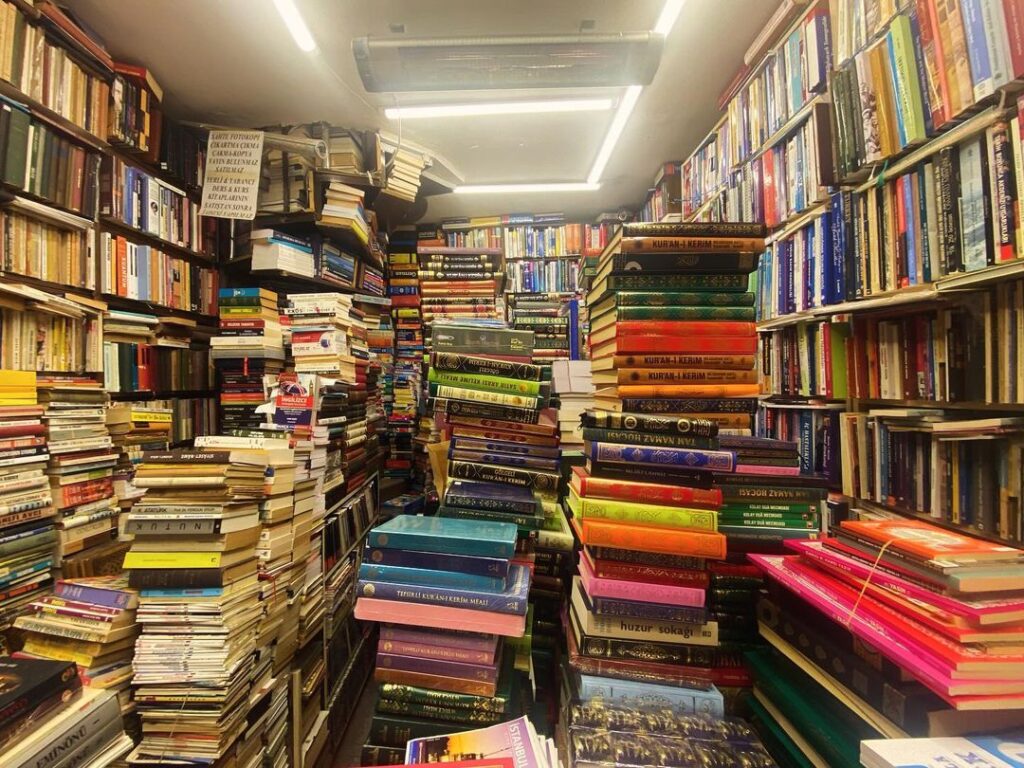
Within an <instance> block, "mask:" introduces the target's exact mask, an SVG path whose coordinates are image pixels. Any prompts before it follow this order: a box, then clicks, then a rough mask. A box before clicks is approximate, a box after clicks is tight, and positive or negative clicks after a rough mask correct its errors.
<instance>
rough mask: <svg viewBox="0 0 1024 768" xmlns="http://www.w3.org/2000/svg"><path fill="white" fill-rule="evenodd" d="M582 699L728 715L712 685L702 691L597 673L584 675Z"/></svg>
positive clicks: (719, 695)
mask: <svg viewBox="0 0 1024 768" xmlns="http://www.w3.org/2000/svg"><path fill="white" fill-rule="evenodd" d="M578 694H579V698H580V699H581V700H582V701H584V702H586V701H592V700H598V701H601V702H607V703H608V704H612V705H615V706H619V707H627V708H629V709H640V710H644V709H649V708H652V707H654V708H657V709H669V710H671V711H672V712H674V713H676V714H680V715H688V714H699V715H708V716H711V717H724V716H725V699H724V698H723V696H722V694H721V693H720V692H719V691H718V690H717V689H714V688H712V689H711V690H709V691H699V690H693V689H686V688H673V687H671V686H666V685H653V686H652V685H651V684H650V683H646V682H634V681H626V680H621V679H615V678H608V677H596V676H593V675H586V674H584V675H580V681H579V687H578Z"/></svg>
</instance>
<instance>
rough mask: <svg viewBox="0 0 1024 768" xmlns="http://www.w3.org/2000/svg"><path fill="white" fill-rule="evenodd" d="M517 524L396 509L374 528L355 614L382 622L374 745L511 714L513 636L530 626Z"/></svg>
mask: <svg viewBox="0 0 1024 768" xmlns="http://www.w3.org/2000/svg"><path fill="white" fill-rule="evenodd" d="M517 538H518V534H517V526H516V525H514V524H512V523H505V522H487V521H477V520H458V519H449V518H439V517H435V518H429V517H416V516H412V515H399V516H397V517H395V518H392V519H391V520H389V521H387V522H386V523H384V524H382V525H379V526H377V527H376V528H374V529H373V530H371V531H370V533H369V535H368V537H367V543H366V551H365V553H364V556H363V563H362V565H361V566H360V569H359V583H358V594H359V597H358V599H357V601H356V608H355V615H356V618H358V619H363V620H369V621H380V622H383V626H382V627H381V634H380V640H379V645H378V648H377V662H376V670H375V672H374V676H375V679H376V680H377V682H378V683H379V684H380V691H379V692H380V700H379V702H378V706H377V711H376V714H375V716H374V721H373V724H372V725H371V728H370V734H369V737H368V738H369V743H368V745H367V750H373V749H374V748H378V749H379V748H384V749H388V748H390V749H395V748H399V747H403V746H404V745H405V741H406V740H408V739H409V738H414V737H417V736H426V735H435V734H440V733H449V732H456V731H460V730H468V728H469V725H471V724H473V723H480V722H499V721H501V720H506V719H509V718H510V717H514V716H515V715H516V714H518V713H517V712H515V711H513V710H512V707H514V706H515V702H516V701H518V700H519V699H518V693H516V692H515V690H516V688H517V686H516V685H515V683H517V682H518V681H517V680H513V678H514V676H515V673H514V670H513V662H514V658H515V653H514V651H513V650H512V649H510V648H509V644H508V643H506V642H505V640H504V638H506V637H509V638H511V637H521V636H522V635H523V633H524V631H525V629H526V613H527V595H528V592H529V588H530V570H529V568H528V567H526V566H523V565H518V564H515V563H513V562H512V558H513V556H514V555H515V552H516V541H517Z"/></svg>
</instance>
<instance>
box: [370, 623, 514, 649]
mask: <svg viewBox="0 0 1024 768" xmlns="http://www.w3.org/2000/svg"><path fill="white" fill-rule="evenodd" d="M380 642H394V643H414V644H419V645H440V646H442V647H444V648H462V649H465V650H470V651H486V652H488V653H490V654H491V656H492V657H493V655H494V649H495V647H496V643H497V640H496V638H495V637H494V636H493V635H485V634H479V633H476V632H460V631H458V630H453V629H449V630H444V631H436V630H421V629H413V628H411V627H402V626H399V625H394V624H386V625H384V626H382V627H381V628H380Z"/></svg>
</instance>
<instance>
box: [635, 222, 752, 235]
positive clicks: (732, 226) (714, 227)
mask: <svg viewBox="0 0 1024 768" xmlns="http://www.w3.org/2000/svg"><path fill="white" fill-rule="evenodd" d="M764 234H765V232H764V225H763V224H746V223H742V222H732V221H722V222H705V221H701V222H682V223H677V224H669V223H665V224H663V223H660V222H628V223H626V224H623V225H622V236H623V237H764Z"/></svg>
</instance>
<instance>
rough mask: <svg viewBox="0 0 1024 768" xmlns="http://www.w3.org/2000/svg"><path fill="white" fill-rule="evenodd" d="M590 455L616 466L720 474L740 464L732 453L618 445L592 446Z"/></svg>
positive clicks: (594, 458) (593, 444)
mask: <svg viewBox="0 0 1024 768" xmlns="http://www.w3.org/2000/svg"><path fill="white" fill-rule="evenodd" d="M588 454H589V457H590V458H591V459H592V460H593V461H606V462H610V463H613V464H645V465H648V466H657V465H661V464H668V465H670V466H676V467H687V468H690V469H704V470H708V471H718V472H732V471H733V470H734V469H735V465H736V456H735V454H733V453H731V452H728V451H701V450H686V449H682V448H678V449H672V448H642V447H636V446H629V445H618V444H615V443H592V444H591V445H590V447H589V452H588Z"/></svg>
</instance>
